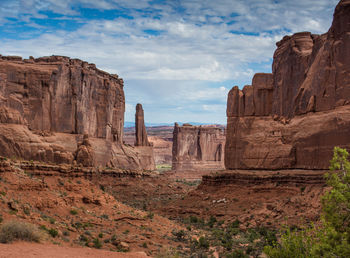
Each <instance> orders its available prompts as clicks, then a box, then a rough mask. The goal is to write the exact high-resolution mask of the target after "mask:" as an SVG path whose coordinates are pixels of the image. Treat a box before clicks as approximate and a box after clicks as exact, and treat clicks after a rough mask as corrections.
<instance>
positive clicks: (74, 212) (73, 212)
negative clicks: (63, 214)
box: [69, 209, 78, 215]
mask: <svg viewBox="0 0 350 258" xmlns="http://www.w3.org/2000/svg"><path fill="white" fill-rule="evenodd" d="M69 213H70V214H72V215H77V214H78V211H77V210H74V209H72V210H70V212H69Z"/></svg>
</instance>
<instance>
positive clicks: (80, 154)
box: [75, 134, 95, 167]
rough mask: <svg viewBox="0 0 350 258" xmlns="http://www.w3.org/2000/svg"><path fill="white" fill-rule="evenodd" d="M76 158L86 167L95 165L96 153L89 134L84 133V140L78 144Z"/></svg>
mask: <svg viewBox="0 0 350 258" xmlns="http://www.w3.org/2000/svg"><path fill="white" fill-rule="evenodd" d="M75 160H76V162H77V163H78V164H81V165H83V166H84V167H93V166H94V165H95V153H94V150H93V149H92V146H91V143H90V141H89V135H88V134H84V138H83V142H82V143H80V144H79V145H78V149H77V151H76V153H75Z"/></svg>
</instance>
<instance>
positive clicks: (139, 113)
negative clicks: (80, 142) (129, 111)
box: [135, 103, 151, 146]
mask: <svg viewBox="0 0 350 258" xmlns="http://www.w3.org/2000/svg"><path fill="white" fill-rule="evenodd" d="M135 130H136V132H135V135H136V142H135V146H151V144H150V143H149V141H148V138H147V131H146V127H145V121H144V113H143V108H142V105H141V104H140V103H138V104H137V105H136V114H135Z"/></svg>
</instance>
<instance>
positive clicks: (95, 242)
mask: <svg viewBox="0 0 350 258" xmlns="http://www.w3.org/2000/svg"><path fill="white" fill-rule="evenodd" d="M92 243H93V244H94V247H95V248H97V249H101V247H102V243H101V241H100V239H98V238H95V239H94V240H92Z"/></svg>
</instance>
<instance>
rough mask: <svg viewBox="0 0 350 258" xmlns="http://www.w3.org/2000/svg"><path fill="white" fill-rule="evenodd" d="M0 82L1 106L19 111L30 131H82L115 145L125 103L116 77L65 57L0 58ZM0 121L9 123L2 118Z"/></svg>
mask: <svg viewBox="0 0 350 258" xmlns="http://www.w3.org/2000/svg"><path fill="white" fill-rule="evenodd" d="M0 78H1V80H0V81H1V83H0V95H1V97H2V101H1V107H2V108H3V109H4V108H6V109H8V113H12V114H18V113H20V114H21V117H22V118H23V120H24V121H26V123H27V124H28V127H29V128H30V129H31V130H45V131H53V132H62V133H77V134H83V133H88V134H89V135H90V136H91V137H98V138H105V139H108V140H113V141H118V142H120V143H121V141H122V134H123V124H124V109H125V107H124V106H125V100H124V91H123V80H122V79H119V78H118V76H117V75H110V74H108V73H106V72H103V71H101V70H98V69H97V68H96V66H95V65H94V64H88V63H87V62H83V61H81V60H78V59H69V58H68V57H61V56H51V57H43V58H37V59H29V60H21V59H20V58H17V57H16V58H13V57H2V58H1V60H0ZM1 120H2V121H4V122H6V121H8V122H13V119H12V120H11V119H7V120H6V119H5V118H4V115H1ZM22 123H23V121H22Z"/></svg>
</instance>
